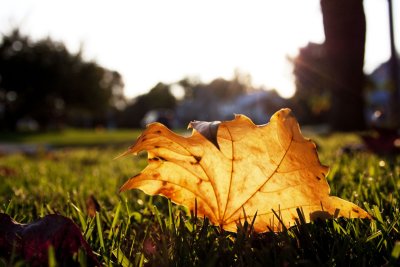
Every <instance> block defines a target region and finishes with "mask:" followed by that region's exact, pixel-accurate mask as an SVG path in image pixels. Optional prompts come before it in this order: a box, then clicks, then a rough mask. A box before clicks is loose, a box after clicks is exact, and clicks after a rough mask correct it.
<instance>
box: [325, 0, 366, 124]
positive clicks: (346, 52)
mask: <svg viewBox="0 0 400 267" xmlns="http://www.w3.org/2000/svg"><path fill="white" fill-rule="evenodd" d="M321 8H322V15H323V23H324V31H325V44H324V47H325V52H326V66H327V75H328V77H329V79H327V84H326V85H327V87H328V88H329V90H330V93H331V114H330V123H331V126H332V127H333V129H336V130H360V129H363V128H364V127H365V122H364V114H363V111H364V103H363V86H364V73H363V64H364V49H365V32H366V22H365V14H364V8H363V0H321Z"/></svg>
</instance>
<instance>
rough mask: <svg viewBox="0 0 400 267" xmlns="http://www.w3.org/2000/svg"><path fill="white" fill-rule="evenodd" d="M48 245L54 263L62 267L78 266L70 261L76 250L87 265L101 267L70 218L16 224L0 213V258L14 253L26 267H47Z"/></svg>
mask: <svg viewBox="0 0 400 267" xmlns="http://www.w3.org/2000/svg"><path fill="white" fill-rule="evenodd" d="M49 246H52V247H53V248H54V251H55V255H56V259H57V262H59V263H61V265H62V266H79V263H78V262H76V261H74V259H73V256H74V254H76V253H77V252H78V250H79V249H81V250H83V251H84V252H85V253H86V256H87V266H101V264H100V263H99V261H98V260H97V259H96V257H95V255H94V254H93V252H92V249H91V248H90V246H89V244H88V243H87V242H86V241H85V239H84V238H83V236H82V234H81V231H80V229H79V227H78V226H77V225H76V224H75V223H74V222H73V221H72V220H71V219H69V218H67V217H64V216H61V215H55V214H54V215H47V216H45V217H44V218H42V219H39V220H37V221H35V222H32V223H29V224H20V223H17V222H15V221H14V220H13V219H12V218H11V217H10V216H9V215H7V214H4V213H0V256H3V257H9V256H10V255H11V254H12V253H15V254H17V255H18V256H21V257H23V258H24V259H25V260H26V261H27V262H28V263H29V265H30V266H47V264H48V249H49Z"/></svg>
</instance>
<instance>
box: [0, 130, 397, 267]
mask: <svg viewBox="0 0 400 267" xmlns="http://www.w3.org/2000/svg"><path fill="white" fill-rule="evenodd" d="M42 138H43V139H45V138H44V137H41V138H39V139H40V140H43V139H42ZM134 139H135V137H132V136H131V139H130V140H131V141H132V142H133V140H134ZM314 139H315V140H316V141H317V143H318V146H319V155H320V159H321V162H322V163H323V164H325V165H329V166H330V167H331V171H330V174H329V176H328V177H327V179H328V182H329V184H330V186H331V193H332V195H336V196H339V197H342V198H344V199H347V200H350V201H353V202H355V203H357V204H358V205H360V206H361V207H363V208H365V209H366V210H367V211H369V212H370V213H371V214H372V215H373V216H374V217H375V219H374V220H371V221H370V220H359V219H343V218H341V219H333V220H326V221H316V222H313V223H309V224H306V223H304V221H302V220H301V216H300V220H299V221H298V224H297V225H296V226H293V227H292V228H289V229H287V230H285V231H283V232H282V233H265V234H255V233H253V232H252V231H251V222H243V224H241V225H239V226H238V227H239V229H238V233H230V232H225V231H221V230H220V229H219V228H218V227H214V226H212V225H210V223H209V222H208V220H207V219H203V218H198V217H197V216H196V214H194V213H192V214H188V212H187V211H186V210H185V208H183V207H180V206H176V205H175V204H172V203H171V202H169V201H168V200H167V199H165V198H162V197H149V196H147V195H145V194H143V193H142V192H140V191H128V192H126V193H122V194H119V193H118V189H119V187H120V186H121V185H122V184H123V183H124V181H126V180H127V179H128V178H129V177H131V176H133V175H134V174H136V173H138V172H139V171H140V170H141V169H142V168H143V167H144V166H145V165H146V160H145V157H144V156H143V155H142V156H140V157H137V158H132V157H126V158H123V159H119V160H112V159H113V158H114V157H115V156H116V155H118V154H119V153H121V152H123V151H124V148H122V147H120V146H114V145H113V146H109V147H106V146H102V147H100V148H96V147H90V148H77V147H76V148H61V149H58V150H54V151H51V152H41V153H38V154H36V155H21V154H14V155H9V156H4V157H2V158H0V160H1V161H0V180H1V184H0V212H4V213H7V214H9V215H10V216H12V217H13V218H14V219H15V220H16V221H19V222H22V223H27V222H31V221H32V220H35V219H37V218H39V217H42V216H44V215H46V214H53V213H59V214H62V215H64V216H67V217H69V218H71V219H72V220H73V221H74V222H75V223H76V224H77V225H78V226H79V227H80V229H81V231H82V233H83V235H84V237H85V238H86V240H87V241H88V243H89V244H90V246H91V247H92V249H93V251H94V252H95V253H96V254H97V256H98V259H99V260H100V261H101V262H102V263H103V264H104V265H105V266H254V267H255V266H292V265H301V266H368V265H369V266H381V265H385V266H393V265H398V264H399V263H400V259H399V257H400V233H399V230H400V211H399V189H400V179H399V175H400V157H397V158H393V157H392V158H389V157H379V156H376V155H373V154H368V153H365V152H356V153H353V154H338V152H337V151H338V149H339V147H340V146H342V145H343V144H344V143H348V142H357V137H356V136H354V135H332V136H325V137H321V136H314ZM30 140H35V138H33V137H31V139H30ZM90 196H94V197H95V198H96V199H97V201H98V202H99V204H100V211H99V212H98V213H97V215H96V216H95V218H91V217H90V216H88V211H87V209H86V201H87V199H88V198H89V197H90ZM50 254H52V253H50ZM53 254H54V252H53ZM21 260H22V259H20V258H18V257H13V258H0V266H15V265H18V264H19V265H20V266H23V264H24V263H23V261H21ZM49 263H51V265H52V266H54V264H55V263H54V259H53V260H51V261H49ZM82 265H83V266H84V261H82Z"/></svg>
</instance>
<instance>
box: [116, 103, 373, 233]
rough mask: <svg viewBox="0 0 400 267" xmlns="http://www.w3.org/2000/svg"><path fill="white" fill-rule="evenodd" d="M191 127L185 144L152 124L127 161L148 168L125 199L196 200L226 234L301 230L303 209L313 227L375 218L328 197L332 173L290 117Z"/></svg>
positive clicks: (282, 113)
mask: <svg viewBox="0 0 400 267" xmlns="http://www.w3.org/2000/svg"><path fill="white" fill-rule="evenodd" d="M189 127H191V128H193V133H192V135H191V136H190V137H183V136H180V135H177V134H175V133H173V132H171V131H170V130H169V129H168V128H166V127H165V126H164V125H162V124H159V123H153V124H150V125H149V126H148V127H147V129H146V130H145V131H144V132H143V133H142V135H141V136H139V137H138V139H137V141H136V143H135V144H134V145H133V146H132V147H130V148H129V150H128V151H127V152H125V153H124V155H126V154H131V153H132V154H137V153H138V152H140V151H144V150H146V151H147V152H148V162H149V164H148V166H147V167H146V168H145V169H144V170H143V171H142V172H141V173H140V174H138V175H136V176H134V177H132V178H131V179H129V180H128V181H127V182H126V183H125V184H124V185H123V186H122V187H121V191H125V190H128V189H133V188H138V189H141V190H143V191H144V192H145V193H147V194H150V195H163V196H166V197H168V198H170V199H171V200H172V201H173V202H175V203H178V204H182V205H185V206H187V207H189V209H191V210H194V209H195V200H197V213H198V214H200V215H205V216H207V217H208V218H209V219H210V221H211V222H212V223H213V224H215V225H219V226H221V227H222V228H224V229H225V230H228V231H236V229H237V223H238V222H239V221H242V222H243V221H244V220H245V219H247V220H248V221H251V220H252V219H253V217H254V215H255V214H257V217H256V219H255V222H254V230H255V231H257V232H265V231H269V230H273V231H280V230H282V225H281V222H283V223H284V225H285V226H286V227H289V226H292V225H294V224H295V218H297V217H298V213H297V211H296V208H299V207H301V209H302V211H303V213H304V215H305V219H306V220H307V221H310V220H313V219H315V218H317V217H319V218H321V217H322V218H332V217H339V216H343V217H348V218H354V217H357V218H370V215H369V214H368V213H367V212H366V211H364V210H363V209H361V208H360V207H358V206H357V205H355V204H353V203H351V202H348V201H346V200H343V199H340V198H338V197H334V196H329V192H330V188H329V185H328V183H327V181H326V179H325V176H326V175H327V173H328V168H327V167H325V166H323V165H321V163H320V162H319V159H318V155H317V152H316V147H315V144H314V143H313V142H312V141H310V140H308V139H305V138H304V137H303V136H302V134H301V132H300V129H299V125H298V123H297V121H296V119H295V118H294V116H293V115H292V114H291V111H290V109H282V110H280V111H278V112H276V113H275V114H274V115H273V116H272V117H271V120H270V122H269V123H268V124H266V125H260V126H258V125H255V124H254V123H253V122H252V121H251V120H250V119H249V118H247V117H246V116H244V115H236V116H235V119H234V120H232V121H225V122H221V123H219V124H218V123H215V122H214V123H206V122H196V123H191V124H190V125H189ZM216 127H217V129H216ZM215 137H216V138H215ZM215 139H216V140H215ZM243 211H244V212H243ZM273 211H275V213H276V214H279V217H280V220H278V219H277V218H276V216H275V214H274V212H273ZM245 216H247V217H246V218H245Z"/></svg>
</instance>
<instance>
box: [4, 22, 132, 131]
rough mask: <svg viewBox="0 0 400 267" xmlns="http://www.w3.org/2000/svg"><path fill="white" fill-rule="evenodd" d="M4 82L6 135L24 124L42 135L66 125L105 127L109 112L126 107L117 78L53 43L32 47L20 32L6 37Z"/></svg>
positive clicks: (38, 43)
mask: <svg viewBox="0 0 400 267" xmlns="http://www.w3.org/2000/svg"><path fill="white" fill-rule="evenodd" d="M0 77H1V78H0V106H2V107H3V108H2V109H3V111H2V113H3V114H2V115H3V116H2V117H1V116H0V128H2V129H8V130H15V129H16V125H17V122H18V121H19V120H21V119H24V118H30V119H33V120H35V121H37V123H38V124H39V126H40V128H41V129H46V128H48V127H49V126H55V125H57V124H60V123H65V122H69V123H72V124H76V125H78V124H87V123H88V122H89V123H90V124H93V123H95V122H100V123H104V122H105V119H106V116H107V112H108V111H109V110H110V109H114V108H118V106H120V105H121V101H122V102H123V101H124V96H123V82H122V77H121V76H120V75H119V74H118V73H117V72H115V71H111V70H108V69H105V68H103V67H101V66H99V65H98V64H97V63H95V62H86V61H84V60H83V58H82V53H81V52H78V53H76V54H71V53H70V52H69V51H68V49H67V48H66V47H65V46H64V45H63V44H62V43H59V42H55V41H53V40H51V39H50V38H46V39H42V40H39V41H32V40H31V39H30V38H29V37H28V36H25V35H22V34H21V33H20V31H19V30H18V29H15V30H13V31H12V32H11V33H10V34H8V35H4V36H3V39H2V42H1V44H0ZM0 112H1V111H0ZM0 115H1V114H0ZM82 118H86V123H82Z"/></svg>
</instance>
